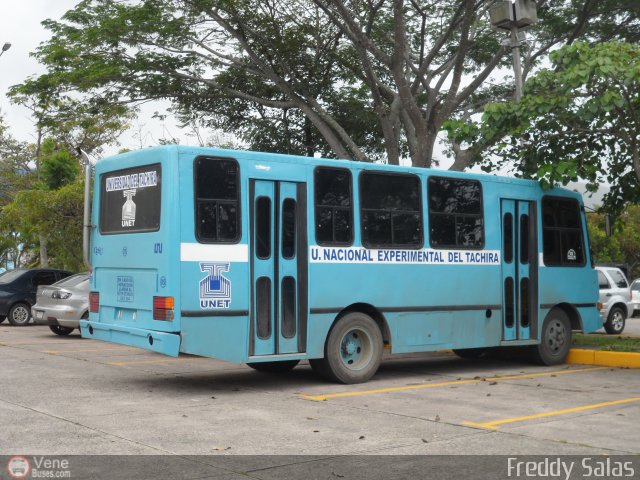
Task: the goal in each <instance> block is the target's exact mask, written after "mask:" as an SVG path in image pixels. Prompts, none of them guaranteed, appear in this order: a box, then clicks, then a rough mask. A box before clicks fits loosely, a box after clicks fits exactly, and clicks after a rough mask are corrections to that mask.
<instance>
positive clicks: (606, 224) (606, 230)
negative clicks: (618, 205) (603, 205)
mask: <svg viewBox="0 0 640 480" xmlns="http://www.w3.org/2000/svg"><path fill="white" fill-rule="evenodd" d="M604 233H605V234H606V235H607V237H610V236H611V215H610V214H608V213H606V214H605V215H604Z"/></svg>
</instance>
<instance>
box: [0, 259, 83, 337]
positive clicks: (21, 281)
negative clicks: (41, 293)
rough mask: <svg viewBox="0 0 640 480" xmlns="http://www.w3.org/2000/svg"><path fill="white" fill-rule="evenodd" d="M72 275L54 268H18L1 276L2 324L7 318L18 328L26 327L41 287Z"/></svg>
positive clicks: (0, 304)
mask: <svg viewBox="0 0 640 480" xmlns="http://www.w3.org/2000/svg"><path fill="white" fill-rule="evenodd" d="M69 275H71V272H66V271H64V270H55V269H52V268H35V269H32V270H27V269H24V268H16V269H15V270H11V271H9V272H5V273H4V274H2V275H1V276H0V322H3V321H4V320H5V318H8V319H9V323H11V324H12V325H16V326H21V325H26V324H27V323H29V319H30V318H31V306H32V305H33V304H34V303H36V291H37V290H38V286H40V285H51V284H52V283H56V282H57V281H58V280H62V279H63V278H66V277H68V276H69Z"/></svg>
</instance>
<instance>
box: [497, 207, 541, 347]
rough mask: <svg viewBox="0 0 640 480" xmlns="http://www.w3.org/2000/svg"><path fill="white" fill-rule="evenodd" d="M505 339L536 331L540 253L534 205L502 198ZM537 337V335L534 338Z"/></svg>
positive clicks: (525, 335)
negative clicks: (538, 250) (538, 251)
mask: <svg viewBox="0 0 640 480" xmlns="http://www.w3.org/2000/svg"><path fill="white" fill-rule="evenodd" d="M501 207H502V208H501V210H502V281H503V302H502V304H503V317H502V319H503V327H502V332H503V335H502V338H503V340H507V341H508V340H529V339H531V338H532V335H531V332H537V329H536V328H535V327H536V325H537V315H538V254H537V235H536V224H537V222H536V214H535V203H534V202H529V201H523V200H510V199H502V201H501ZM534 336H535V335H534Z"/></svg>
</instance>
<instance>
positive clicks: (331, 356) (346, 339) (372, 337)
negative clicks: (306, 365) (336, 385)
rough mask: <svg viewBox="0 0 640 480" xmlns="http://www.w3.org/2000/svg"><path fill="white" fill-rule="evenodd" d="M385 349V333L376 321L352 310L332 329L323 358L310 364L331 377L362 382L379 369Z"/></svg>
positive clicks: (327, 376)
mask: <svg viewBox="0 0 640 480" xmlns="http://www.w3.org/2000/svg"><path fill="white" fill-rule="evenodd" d="M382 350H383V344H382V333H381V332H380V329H379V328H378V325H377V324H376V322H375V321H374V320H373V319H372V318H371V317H369V316H368V315H365V314H364V313H360V312H352V313H348V314H347V315H345V316H344V317H342V318H341V319H340V320H338V322H337V323H336V324H335V325H334V326H333V328H332V329H331V332H330V333H329V338H327V343H326V345H325V352H324V358H321V359H315V360H310V363H311V367H312V368H313V370H314V371H316V372H318V373H319V374H320V375H322V376H323V377H325V378H326V379H328V380H331V381H335V382H340V383H346V384H352V383H363V382H366V381H367V380H369V379H370V378H371V377H373V376H374V375H375V373H376V372H377V371H378V368H379V367H380V362H381V361H382Z"/></svg>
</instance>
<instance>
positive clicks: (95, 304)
mask: <svg viewBox="0 0 640 480" xmlns="http://www.w3.org/2000/svg"><path fill="white" fill-rule="evenodd" d="M99 308H100V292H90V293H89V311H90V312H91V313H98V310H99Z"/></svg>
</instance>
